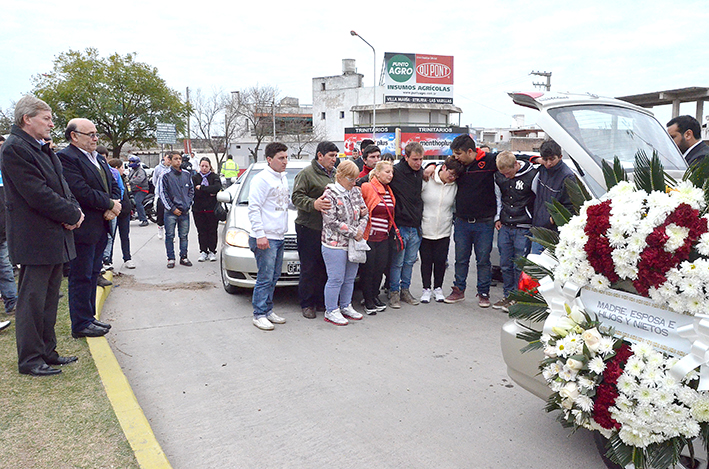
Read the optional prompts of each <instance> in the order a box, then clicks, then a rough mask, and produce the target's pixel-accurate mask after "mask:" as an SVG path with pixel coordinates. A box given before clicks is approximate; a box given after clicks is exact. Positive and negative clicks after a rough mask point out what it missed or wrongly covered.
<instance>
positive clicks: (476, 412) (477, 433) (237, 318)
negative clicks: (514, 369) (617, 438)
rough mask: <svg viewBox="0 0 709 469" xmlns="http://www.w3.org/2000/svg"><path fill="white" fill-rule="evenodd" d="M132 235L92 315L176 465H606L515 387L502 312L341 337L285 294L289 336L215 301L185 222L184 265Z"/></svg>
mask: <svg viewBox="0 0 709 469" xmlns="http://www.w3.org/2000/svg"><path fill="white" fill-rule="evenodd" d="M131 229H132V232H131V240H132V245H133V246H132V249H133V258H134V260H135V262H136V264H137V268H136V269H135V270H133V271H129V270H125V269H123V270H121V269H119V267H120V265H121V264H120V263H117V264H116V267H117V270H116V271H117V272H121V273H123V274H124V275H121V276H117V277H116V278H115V280H114V282H115V283H116V288H114V289H113V290H112V292H111V295H110V297H109V299H108V301H107V302H106V304H105V306H104V311H103V318H104V319H108V320H109V321H111V322H112V323H113V329H112V331H111V333H110V334H109V335H108V339H109V343H110V344H111V347H112V348H113V351H114V353H115V355H116V357H117V359H118V361H119V363H120V364H121V366H122V368H123V370H124V372H125V374H126V376H127V377H128V380H129V381H130V383H131V385H132V387H133V390H134V392H135V394H136V397H137V399H138V401H139V402H140V404H141V406H142V408H143V410H144V412H145V414H146V416H147V418H148V419H149V421H150V422H151V425H152V428H153V431H154V432H155V435H156V437H157V439H158V441H159V442H160V444H161V445H162V449H163V450H164V451H165V453H166V454H167V457H168V459H169V460H170V461H171V463H172V465H173V467H175V468H176V469H194V468H210V469H212V468H242V467H243V468H261V467H263V468H275V467H295V468H299V467H303V468H321V467H337V468H394V467H401V468H434V467H435V468H564V469H570V468H590V467H598V468H600V467H603V463H602V462H601V459H600V457H599V456H598V454H597V453H596V450H595V447H594V445H593V440H592V438H591V435H590V434H589V433H588V432H585V431H579V432H578V433H576V434H574V435H572V436H568V431H567V430H565V429H563V428H561V426H560V425H559V424H558V423H557V422H556V421H555V416H554V415H549V414H547V413H545V412H544V410H543V407H544V403H543V402H542V401H541V400H540V399H538V398H536V397H534V396H532V395H530V394H528V393H527V392H526V391H524V390H523V389H521V388H520V387H518V386H516V385H514V384H513V383H511V382H510V380H509V378H508V377H507V374H506V372H505V366H504V362H503V360H502V356H501V352H500V341H499V336H500V328H501V326H502V324H503V323H504V321H505V315H504V314H502V313H501V312H499V311H496V310H493V309H487V310H483V309H480V308H478V307H477V303H476V302H475V301H474V300H473V299H468V300H467V301H466V302H464V303H459V304H456V305H444V304H436V303H433V304H428V305H420V306H416V307H413V306H408V305H404V306H403V307H402V309H400V310H398V311H395V310H390V309H387V311H385V312H383V313H380V314H378V315H377V316H368V317H365V318H364V320H362V321H360V322H354V323H351V324H350V325H349V326H346V327H336V326H334V325H331V324H329V323H326V322H324V321H323V319H322V316H321V315H319V317H318V319H316V320H307V319H305V318H303V317H302V316H301V315H300V309H299V307H298V301H297V292H296V290H295V289H283V290H279V291H277V293H276V297H275V303H276V306H275V310H276V311H277V312H278V314H279V315H281V316H283V317H285V318H286V319H287V320H288V322H287V324H284V325H281V326H276V330H275V331H272V332H265V331H260V330H258V329H256V328H255V327H254V326H253V325H252V324H251V317H252V316H251V312H252V310H251V306H250V297H249V296H247V295H243V294H242V295H229V294H227V293H226V292H224V290H223V289H222V288H221V284H220V280H219V272H218V263H217V262H213V263H197V262H196V260H197V257H198V254H199V253H198V249H197V235H196V231H195V229H194V226H193V227H192V230H191V231H190V257H191V259H192V261H193V262H194V264H195V265H194V267H192V268H187V267H182V266H179V265H178V266H177V267H175V269H173V270H168V269H167V268H166V267H165V262H166V260H165V254H164V253H165V248H164V244H163V242H162V241H161V240H159V239H158V238H157V229H156V227H155V225H153V224H151V225H150V226H149V227H144V228H141V227H138V226H137V225H136V224H133V225H132V226H131ZM116 248H117V251H116V253H115V256H114V257H115V259H120V248H119V247H118V246H116ZM417 267H418V265H417ZM474 275H475V273H474V272H471V280H473V279H474ZM416 277H419V274H418V271H417V270H415V283H414V285H413V287H412V290H413V291H414V292H420V280H418V279H416ZM446 280H447V283H446V285H450V282H451V280H452V270H449V272H448V273H447V279H446ZM471 283H472V284H473V285H474V284H475V281H474V280H473V281H472V282H471ZM447 291H448V287H447V288H446V292H447ZM500 294H501V287H493V291H492V299H493V301H496V300H497V299H499V298H500ZM356 295H359V292H356ZM359 298H360V297H359V296H357V300H359ZM357 303H358V301H357ZM360 309H361V308H360Z"/></svg>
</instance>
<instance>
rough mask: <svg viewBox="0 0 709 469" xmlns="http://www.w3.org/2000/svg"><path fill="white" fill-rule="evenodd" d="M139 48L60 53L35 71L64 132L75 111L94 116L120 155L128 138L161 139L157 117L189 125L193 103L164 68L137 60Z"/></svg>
mask: <svg viewBox="0 0 709 469" xmlns="http://www.w3.org/2000/svg"><path fill="white" fill-rule="evenodd" d="M135 57H136V54H135V53H129V54H126V55H124V56H121V55H119V54H117V53H116V54H113V55H111V56H110V57H107V58H102V57H99V54H98V50H97V49H94V48H88V49H86V50H85V51H84V52H80V51H73V50H70V51H69V52H65V53H62V54H60V55H59V56H58V57H56V58H55V59H54V69H53V70H52V71H51V72H49V73H43V74H40V75H37V76H36V77H34V84H35V89H34V93H35V95H36V96H37V97H38V98H40V99H42V100H44V101H45V102H46V103H47V104H49V105H50V106H51V107H52V110H53V111H54V114H55V116H56V120H55V124H56V125H57V130H58V133H61V129H64V128H65V127H66V124H67V122H69V120H70V119H73V118H75V117H84V118H86V119H89V120H91V121H92V122H93V123H94V124H95V125H96V129H97V130H98V132H99V134H101V137H102V138H105V139H106V140H107V141H108V142H110V145H109V146H110V147H111V148H113V155H114V156H115V157H119V156H120V154H121V149H122V148H123V146H124V145H125V144H126V143H131V144H134V145H136V146H138V147H140V148H144V147H148V146H152V145H155V144H156V139H155V130H156V128H157V123H159V122H160V123H169V124H175V126H176V128H177V131H178V132H183V131H184V124H185V119H186V117H187V115H188V106H187V105H186V104H185V103H183V102H182V98H181V96H180V94H179V93H178V92H177V91H174V90H172V89H170V88H169V87H168V86H167V85H166V84H165V81H164V80H163V79H162V78H160V77H159V76H158V70H157V68H155V67H152V66H150V65H148V64H146V63H142V62H137V61H136V60H135Z"/></svg>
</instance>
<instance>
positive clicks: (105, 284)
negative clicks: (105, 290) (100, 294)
mask: <svg viewBox="0 0 709 469" xmlns="http://www.w3.org/2000/svg"><path fill="white" fill-rule="evenodd" d="M96 285H97V286H99V287H110V286H111V285H113V282H111V281H110V280H106V279H105V278H103V277H101V276H99V278H98V281H97V282H96Z"/></svg>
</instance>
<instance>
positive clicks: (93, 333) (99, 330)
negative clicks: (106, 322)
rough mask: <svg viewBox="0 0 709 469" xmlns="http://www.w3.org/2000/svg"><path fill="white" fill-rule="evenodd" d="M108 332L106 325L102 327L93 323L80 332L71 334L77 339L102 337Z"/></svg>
mask: <svg viewBox="0 0 709 469" xmlns="http://www.w3.org/2000/svg"><path fill="white" fill-rule="evenodd" d="M107 332H108V329H106V328H105V327H100V326H97V325H96V324H93V323H92V324H89V325H88V326H86V327H85V328H83V329H82V330H80V331H78V332H72V333H71V336H72V337H73V338H75V339H78V338H79V337H101V336H104V335H106V333H107Z"/></svg>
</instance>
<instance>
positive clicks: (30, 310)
mask: <svg viewBox="0 0 709 469" xmlns="http://www.w3.org/2000/svg"><path fill="white" fill-rule="evenodd" d="M53 127H54V123H53V122H52V110H51V108H50V107H49V106H48V105H47V103H45V102H44V101H42V100H40V99H37V98H35V97H34V96H31V95H27V96H24V97H23V98H21V99H20V100H19V101H18V102H17V104H16V105H15V123H14V125H13V126H12V130H11V131H10V137H9V138H8V139H7V141H6V142H5V144H4V145H3V146H2V149H1V151H0V162H1V164H2V174H3V183H4V187H5V201H6V209H7V211H6V214H7V241H8V247H9V250H10V256H11V257H12V259H13V261H14V262H16V263H18V264H20V265H21V267H20V276H19V281H18V295H17V309H16V311H15V318H16V319H15V327H16V330H15V335H16V338H17V361H18V369H19V372H20V373H23V374H29V375H35V376H47V375H55V374H58V373H61V370H60V369H58V368H52V365H66V364H69V363H72V362H75V361H76V360H77V358H76V357H62V356H59V354H58V353H57V351H56V346H57V338H56V335H55V333H54V325H55V323H56V321H57V306H58V304H59V287H60V286H61V282H62V268H63V266H64V263H65V262H69V261H70V260H71V259H73V258H74V257H76V251H75V248H74V236H73V233H72V230H74V229H76V228H78V227H79V226H80V225H81V224H82V222H83V221H84V214H83V213H82V211H81V209H80V208H79V204H78V203H77V202H76V200H75V199H74V197H73V196H72V193H71V190H70V189H69V186H68V185H67V183H66V180H65V179H64V177H63V176H62V166H61V163H60V161H59V159H58V158H57V156H56V155H55V154H54V152H53V151H52V150H51V149H50V148H49V144H48V143H47V141H49V140H50V139H51V135H50V131H51V130H52V128H53Z"/></svg>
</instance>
